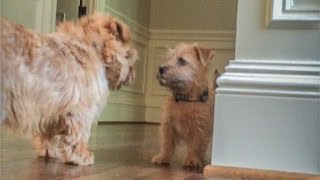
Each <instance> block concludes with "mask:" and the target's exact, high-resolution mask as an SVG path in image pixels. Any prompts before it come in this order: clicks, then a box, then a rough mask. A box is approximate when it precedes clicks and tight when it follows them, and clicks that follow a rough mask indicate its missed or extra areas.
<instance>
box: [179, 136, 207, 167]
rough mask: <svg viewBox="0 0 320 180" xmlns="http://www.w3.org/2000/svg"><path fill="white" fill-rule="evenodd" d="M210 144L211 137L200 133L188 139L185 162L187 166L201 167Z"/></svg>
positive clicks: (184, 164)
mask: <svg viewBox="0 0 320 180" xmlns="http://www.w3.org/2000/svg"><path fill="white" fill-rule="evenodd" d="M208 144H209V139H208V138H206V137H205V136H201V135H200V134H198V135H195V136H193V137H192V138H191V140H190V141H188V144H187V146H188V149H187V156H186V158H185V161H184V163H183V166H185V167H200V166H202V163H201V161H202V159H203V157H204V154H205V152H206V149H207V147H208Z"/></svg>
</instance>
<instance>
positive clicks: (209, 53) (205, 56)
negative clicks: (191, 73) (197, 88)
mask: <svg viewBox="0 0 320 180" xmlns="http://www.w3.org/2000/svg"><path fill="white" fill-rule="evenodd" d="M194 49H195V51H196V53H197V56H198V58H199V60H200V61H201V63H202V64H203V65H206V64H207V63H208V62H209V60H211V59H212V58H213V56H214V55H215V52H214V51H213V50H212V49H208V48H202V47H197V46H195V47H194Z"/></svg>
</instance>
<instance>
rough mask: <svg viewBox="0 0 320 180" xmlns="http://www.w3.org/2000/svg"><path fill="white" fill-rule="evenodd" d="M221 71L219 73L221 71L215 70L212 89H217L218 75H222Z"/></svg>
mask: <svg viewBox="0 0 320 180" xmlns="http://www.w3.org/2000/svg"><path fill="white" fill-rule="evenodd" d="M220 75H221V74H220V73H219V71H218V70H217V69H216V70H215V71H214V74H213V83H212V89H213V91H215V90H216V88H217V87H218V84H217V79H218V77H220Z"/></svg>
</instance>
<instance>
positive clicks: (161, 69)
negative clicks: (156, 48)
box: [159, 66, 167, 75]
mask: <svg viewBox="0 0 320 180" xmlns="http://www.w3.org/2000/svg"><path fill="white" fill-rule="evenodd" d="M166 70H167V68H166V67H165V66H160V67H159V73H160V75H162V74H163V73H164V72H165V71H166Z"/></svg>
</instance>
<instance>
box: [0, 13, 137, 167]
mask: <svg viewBox="0 0 320 180" xmlns="http://www.w3.org/2000/svg"><path fill="white" fill-rule="evenodd" d="M0 37H1V44H0V50H1V119H0V120H1V123H2V124H4V125H5V126H7V127H9V128H11V129H13V130H15V131H16V132H19V133H21V134H24V135H26V136H29V137H32V142H33V147H34V149H35V150H36V151H37V153H38V154H39V155H40V156H49V157H52V158H58V159H60V160H61V161H62V162H65V163H73V164H79V165H88V164H93V162H94V160H93V159H94V158H93V154H92V153H91V152H90V151H89V150H88V149H87V143H88V140H89V137H90V129H91V124H92V122H93V120H94V118H95V117H96V116H97V115H98V114H99V111H101V110H102V108H103V106H104V104H105V103H106V101H107V97H108V94H109V89H111V90H114V89H118V88H120V87H121V86H122V85H123V84H126V83H127V82H128V81H130V80H131V79H133V73H134V72H133V65H134V62H135V59H136V51H135V50H134V49H133V48H132V46H131V39H130V32H129V29H128V27H127V26H126V25H125V24H123V23H122V22H120V21H118V20H117V19H115V18H114V17H111V16H105V15H102V14H94V15H92V16H88V17H83V18H82V19H80V20H79V21H78V22H77V23H72V22H64V23H62V24H60V25H59V27H57V32H55V33H51V34H39V33H35V32H33V31H31V30H29V29H26V28H24V27H22V26H21V25H18V24H13V23H10V22H8V21H6V20H3V19H1V36H0Z"/></svg>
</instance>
